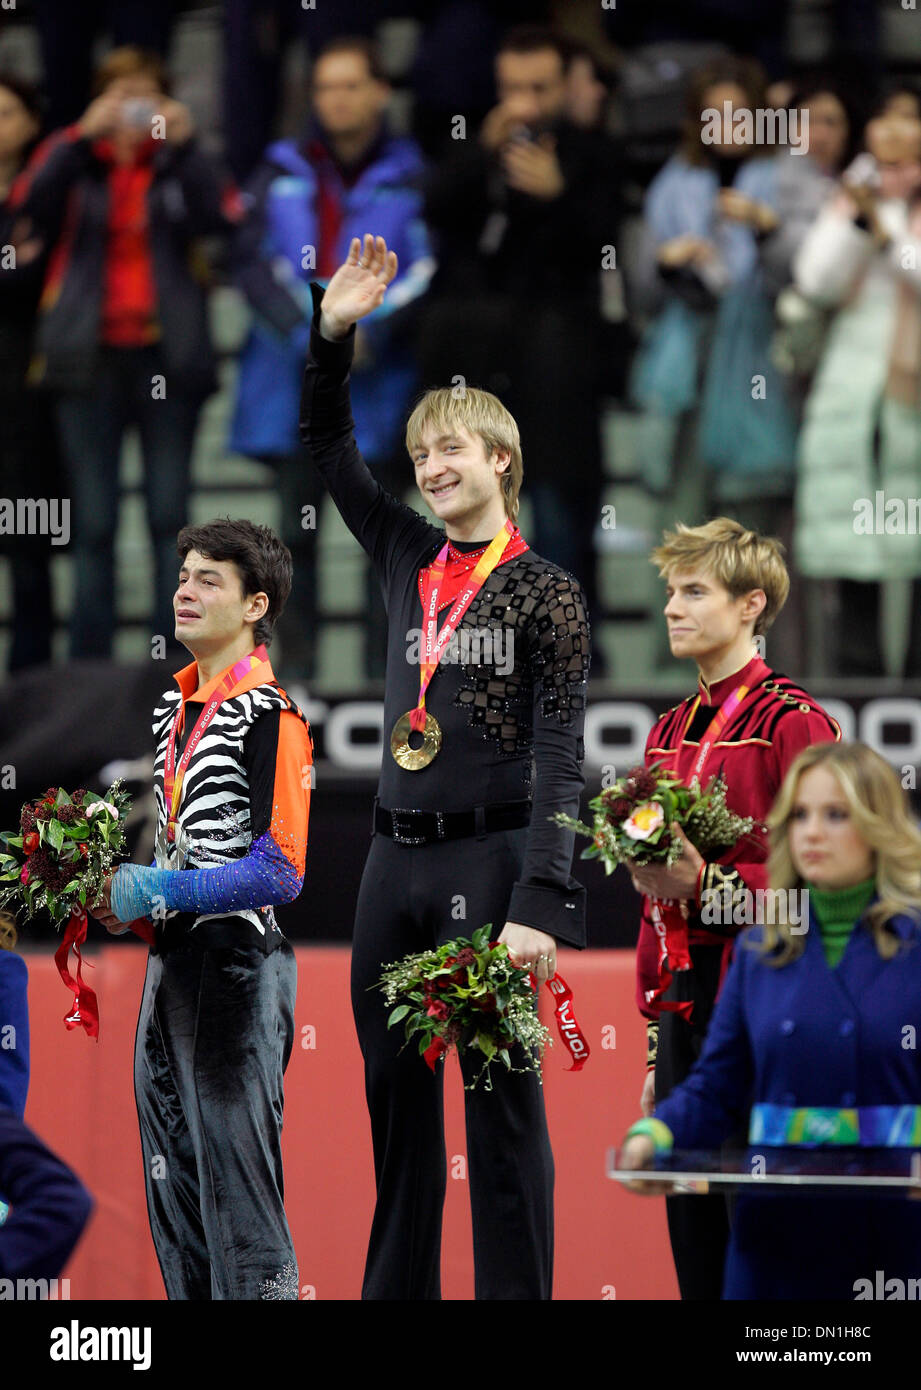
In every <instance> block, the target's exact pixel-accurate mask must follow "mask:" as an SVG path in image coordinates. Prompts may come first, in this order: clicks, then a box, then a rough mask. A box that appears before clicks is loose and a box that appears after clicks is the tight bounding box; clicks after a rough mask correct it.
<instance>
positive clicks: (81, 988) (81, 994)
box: [54, 907, 99, 1042]
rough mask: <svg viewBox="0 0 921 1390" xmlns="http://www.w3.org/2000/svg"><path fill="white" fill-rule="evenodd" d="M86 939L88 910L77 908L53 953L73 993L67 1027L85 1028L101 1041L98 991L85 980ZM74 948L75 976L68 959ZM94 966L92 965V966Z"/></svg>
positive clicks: (66, 1022)
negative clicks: (84, 949)
mask: <svg viewBox="0 0 921 1390" xmlns="http://www.w3.org/2000/svg"><path fill="white" fill-rule="evenodd" d="M85 940H86V909H85V908H82V907H74V908H72V909H71V913H70V919H69V921H68V923H67V926H66V927H65V928H64V937H63V940H62V941H61V944H60V946H59V947H58V949H57V950H56V951H55V953H54V963H55V965H56V966H57V968H58V973H59V974H60V976H61V979H62V980H63V981H64V983H65V985H66V986H67V988H68V989H72V990H73V992H74V1006H73V1008H72V1009H71V1011H70V1013H69V1014H65V1015H64V1026H65V1028H67V1029H68V1030H70V1029H71V1028H83V1029H85V1030H86V1033H87V1036H88V1037H90V1038H95V1039H96V1040H97V1042H98V1041H99V1005H98V1004H97V1002H96V994H95V992H94V991H93V990H92V989H90V987H89V985H88V984H86V982H85V981H84V979H83V956H82V954H81V952H80V947H81V946H82V944H83V942H84V941H85ZM71 948H73V952H74V955H75V956H76V959H77V974H76V978H75V977H74V976H73V975H71V973H70V969H69V966H68V962H69V959H70V952H71ZM90 969H92V966H91V967H90Z"/></svg>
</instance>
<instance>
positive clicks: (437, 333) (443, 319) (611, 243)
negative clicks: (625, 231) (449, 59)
mask: <svg viewBox="0 0 921 1390" xmlns="http://www.w3.org/2000/svg"><path fill="white" fill-rule="evenodd" d="M569 51H570V50H569V45H568V41H565V40H562V39H560V38H559V37H558V36H557V35H556V34H555V33H554V32H553V31H552V30H542V29H522V30H513V31H512V32H510V33H509V34H508V35H507V36H506V38H505V39H504V40H503V41H502V43H501V45H500V48H499V52H498V55H497V57H496V80H497V85H498V92H499V103H498V105H497V106H495V107H493V109H492V110H491V111H490V112H489V114H488V115H487V117H486V119H485V120H484V122H483V124H482V127H481V129H480V131H479V136H478V137H477V136H475V135H474V133H473V132H472V131H466V130H463V131H460V132H459V133H460V134H461V135H462V138H459V139H458V140H457V141H456V148H455V149H454V151H453V152H452V154H451V156H450V157H447V156H446V157H445V158H444V159H443V160H442V161H441V163H440V164H439V166H438V167H437V169H436V170H435V171H434V173H433V175H432V177H431V179H430V181H429V184H428V192H427V199H426V217H427V220H428V222H429V225H430V226H431V228H432V231H433V234H435V235H436V238H437V240H436V258H437V261H438V270H437V272H436V276H435V280H434V282H433V289H432V293H431V295H430V296H429V298H428V300H427V302H426V306H425V308H424V310H423V318H424V324H423V329H422V332H421V334H420V339H419V352H420V358H421V365H422V372H423V377H424V384H425V385H426V386H429V387H431V386H444V385H457V384H459V383H460V382H461V380H463V381H464V382H467V383H469V384H470V385H476V386H481V387H484V388H486V389H487V390H490V391H493V392H495V393H496V394H497V395H498V396H499V397H500V398H501V400H502V402H503V404H504V405H506V406H507V407H508V409H509V410H511V411H512V413H513V414H514V416H515V418H516V420H517V421H518V424H519V427H520V430H521V442H522V451H523V455H524V468H525V477H526V479H527V496H528V499H529V501H530V503H531V506H532V521H531V525H530V527H529V528H528V534H527V539H528V540H529V542H530V543H531V544H533V546H534V548H535V550H537V551H538V552H539V553H540V554H541V555H544V556H545V557H546V558H547V559H548V560H553V561H554V562H555V563H556V564H559V565H561V566H562V567H563V568H564V569H566V570H568V571H569V572H570V573H572V574H574V575H575V576H576V578H577V579H579V580H580V581H581V583H582V585H583V587H584V588H585V590H586V595H587V602H588V606H589V611H590V612H592V611H593V610H594V608H595V606H596V605H595V602H594V599H595V556H594V551H593V548H592V534H593V530H594V527H595V524H596V522H597V520H598V516H599V500H600V489H601V463H600V444H599V428H598V398H599V391H600V389H603V388H606V387H607V381H608V376H610V375H611V374H613V372H614V370H615V367H616V364H612V363H608V362H605V361H602V360H601V354H600V353H599V351H598V343H599V338H600V323H601V316H600V289H601V275H602V273H603V270H602V267H603V264H604V261H605V257H606V255H607V256H608V257H609V258H610V257H611V256H612V254H613V253H614V250H615V246H616V241H617V232H618V211H619V206H618V184H619V178H618V164H617V160H616V157H615V148H614V146H613V145H612V144H611V142H610V141H609V140H608V139H607V138H606V137H605V136H604V135H603V134H602V133H601V132H598V131H594V130H584V129H580V128H579V127H577V126H576V125H574V124H573V123H572V122H571V121H570V120H569V119H568V117H567V114H566V109H567V100H568V88H567V64H568V61H569ZM606 374H607V375H606Z"/></svg>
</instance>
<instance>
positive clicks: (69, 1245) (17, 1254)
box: [0, 1107, 93, 1280]
mask: <svg viewBox="0 0 921 1390" xmlns="http://www.w3.org/2000/svg"><path fill="white" fill-rule="evenodd" d="M0 1189H2V1190H3V1191H4V1192H6V1193H7V1194H8V1195H9V1197H10V1205H11V1207H12V1214H11V1215H10V1217H9V1220H8V1221H7V1222H6V1224H5V1225H4V1226H2V1227H0V1278H2V1279H14V1280H16V1279H57V1278H58V1276H59V1275H60V1273H61V1271H62V1270H63V1269H64V1267H65V1265H66V1264H67V1261H68V1260H69V1259H70V1257H71V1255H72V1253H73V1250H74V1246H75V1245H76V1244H77V1241H78V1240H79V1239H80V1236H81V1235H82V1234H83V1228H84V1226H85V1225H86V1223H87V1221H88V1220H89V1218H90V1213H91V1212H92V1210H93V1199H92V1197H91V1196H90V1194H89V1193H88V1192H87V1190H86V1188H85V1187H84V1186H83V1183H82V1182H81V1181H80V1179H79V1178H78V1177H77V1176H76V1174H75V1173H73V1172H71V1170H70V1169H69V1168H68V1167H67V1165H66V1164H65V1163H62V1161H61V1160H60V1159H59V1158H58V1157H57V1156H56V1155H55V1154H53V1153H52V1152H51V1150H50V1149H48V1148H46V1147H45V1145H44V1144H43V1143H42V1141H41V1140H40V1139H39V1138H38V1136H37V1135H36V1134H33V1133H32V1131H31V1130H30V1129H29V1128H28V1126H26V1125H24V1124H23V1122H22V1120H21V1119H20V1118H19V1116H18V1115H14V1114H13V1113H12V1112H11V1111H9V1110H4V1109H3V1108H2V1107H0Z"/></svg>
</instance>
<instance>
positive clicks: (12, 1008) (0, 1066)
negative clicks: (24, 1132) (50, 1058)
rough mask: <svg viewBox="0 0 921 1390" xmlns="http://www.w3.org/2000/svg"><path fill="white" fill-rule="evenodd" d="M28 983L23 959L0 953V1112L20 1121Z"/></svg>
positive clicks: (26, 1081) (25, 1079)
mask: <svg viewBox="0 0 921 1390" xmlns="http://www.w3.org/2000/svg"><path fill="white" fill-rule="evenodd" d="M28 981H29V972H28V970H27V969H26V963H25V961H24V960H23V958H22V956H18V955H17V954H16V953H15V951H3V950H0V1109H3V1110H12V1112H13V1114H14V1115H18V1116H19V1118H20V1119H22V1117H23V1115H24V1114H25V1109H26V1093H27V1091H28V1089H29V1006H28V1000H27V993H26V991H27V987H28Z"/></svg>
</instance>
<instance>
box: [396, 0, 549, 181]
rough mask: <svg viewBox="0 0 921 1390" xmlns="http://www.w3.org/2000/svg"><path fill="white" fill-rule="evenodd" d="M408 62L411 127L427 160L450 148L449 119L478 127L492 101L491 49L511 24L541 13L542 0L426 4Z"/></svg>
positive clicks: (534, 18)
mask: <svg viewBox="0 0 921 1390" xmlns="http://www.w3.org/2000/svg"><path fill="white" fill-rule="evenodd" d="M420 8H424V9H425V11H426V14H425V18H426V23H425V26H424V28H423V30H422V33H421V35H420V38H419V46H418V48H417V49H416V56H415V59H414V60H413V66H412V88H413V95H414V102H413V116H412V122H413V125H412V128H413V134H414V136H415V138H416V139H417V140H418V142H419V145H420V146H421V148H422V150H423V151H424V153H425V154H426V156H427V157H428V158H429V159H431V160H432V161H433V162H434V160H435V159H436V158H440V157H441V156H442V155H443V154H444V153H445V151H446V150H451V149H453V144H452V140H453V139H454V138H456V137H453V136H452V130H453V128H454V120H455V117H456V116H458V115H462V116H463V117H464V120H465V121H466V122H467V126H468V128H470V127H471V126H478V125H479V124H480V122H481V121H482V119H483V117H484V116H485V115H486V113H487V111H489V110H490V108H491V107H492V106H493V104H494V103H495V97H496V92H495V81H494V73H493V53H494V52H495V50H496V47H497V45H498V43H499V39H500V36H501V35H502V33H503V31H504V30H505V29H507V28H509V27H510V26H511V25H513V24H523V23H528V24H535V23H541V22H543V21H544V20H545V19H546V17H547V14H546V12H547V0H440V3H439V4H437V5H434V6H433V5H426V6H424V7H420Z"/></svg>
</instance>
